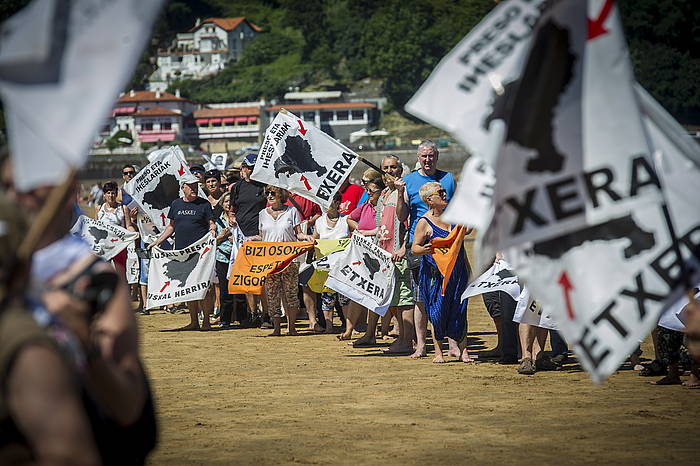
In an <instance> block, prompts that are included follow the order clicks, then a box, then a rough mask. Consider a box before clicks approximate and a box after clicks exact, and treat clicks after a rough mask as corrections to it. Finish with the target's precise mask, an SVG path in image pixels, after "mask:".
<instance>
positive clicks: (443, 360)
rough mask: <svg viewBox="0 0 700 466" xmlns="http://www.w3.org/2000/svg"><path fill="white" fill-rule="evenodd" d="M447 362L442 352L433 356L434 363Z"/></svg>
mask: <svg viewBox="0 0 700 466" xmlns="http://www.w3.org/2000/svg"><path fill="white" fill-rule="evenodd" d="M444 362H445V358H443V357H442V354H437V355H435V357H434V358H433V363H434V364H442V363H444Z"/></svg>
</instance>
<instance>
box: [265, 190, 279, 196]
mask: <svg viewBox="0 0 700 466" xmlns="http://www.w3.org/2000/svg"><path fill="white" fill-rule="evenodd" d="M265 196H267V197H270V196H277V193H276V192H274V191H265Z"/></svg>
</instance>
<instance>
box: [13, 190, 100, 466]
mask: <svg viewBox="0 0 700 466" xmlns="http://www.w3.org/2000/svg"><path fill="white" fill-rule="evenodd" d="M26 233H27V225H26V220H25V218H24V216H23V215H22V214H21V212H20V210H19V209H18V208H17V207H16V205H14V203H10V202H8V201H7V199H5V197H4V196H2V197H0V302H1V304H0V381H2V383H1V384H0V464H3V465H19V464H41V465H49V464H51V465H97V464H100V460H99V455H98V452H97V448H96V446H95V441H94V437H93V434H92V432H91V430H90V422H89V420H88V417H87V414H86V412H85V409H84V407H83V403H82V400H81V395H80V387H79V385H78V384H77V383H76V381H75V378H74V374H73V371H72V370H71V369H70V367H69V366H68V364H67V363H66V361H65V360H64V358H63V356H62V354H61V352H60V350H59V349H58V348H57V347H56V344H55V342H54V341H53V340H52V339H51V337H50V336H49V335H48V334H47V333H46V332H45V331H44V329H42V328H41V327H40V326H39V325H38V324H37V322H36V321H35V319H34V317H33V315H32V312H31V310H32V308H33V307H35V306H36V303H32V300H30V299H29V297H28V296H27V295H26V285H27V283H28V280H29V276H28V275H27V274H26V272H28V268H27V267H26V264H19V263H17V262H15V257H16V255H15V254H16V252H17V250H18V248H19V246H20V243H21V241H22V239H23V238H24V237H25V236H26ZM20 271H24V273H23V274H22V275H21V276H18V275H17V274H18V272H20Z"/></svg>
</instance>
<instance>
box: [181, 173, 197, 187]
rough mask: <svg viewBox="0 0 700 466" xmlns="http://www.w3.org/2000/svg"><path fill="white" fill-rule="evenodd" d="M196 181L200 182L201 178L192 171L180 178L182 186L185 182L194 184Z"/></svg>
mask: <svg viewBox="0 0 700 466" xmlns="http://www.w3.org/2000/svg"><path fill="white" fill-rule="evenodd" d="M194 183H199V178H197V177H196V176H194V175H193V174H192V173H188V174H186V175H185V176H183V177H182V178H180V186H182V185H185V184H194Z"/></svg>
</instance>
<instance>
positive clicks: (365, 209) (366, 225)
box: [350, 202, 377, 230]
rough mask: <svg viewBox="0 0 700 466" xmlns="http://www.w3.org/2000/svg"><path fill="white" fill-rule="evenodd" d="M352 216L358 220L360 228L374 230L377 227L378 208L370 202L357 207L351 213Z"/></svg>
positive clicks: (358, 227)
mask: <svg viewBox="0 0 700 466" xmlns="http://www.w3.org/2000/svg"><path fill="white" fill-rule="evenodd" d="M350 218H351V219H353V220H355V221H356V222H357V229H358V230H374V229H375V228H377V210H376V209H375V207H374V206H373V205H372V204H371V203H369V202H366V203H364V204H362V205H361V206H358V207H355V210H353V211H352V213H351V214H350Z"/></svg>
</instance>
